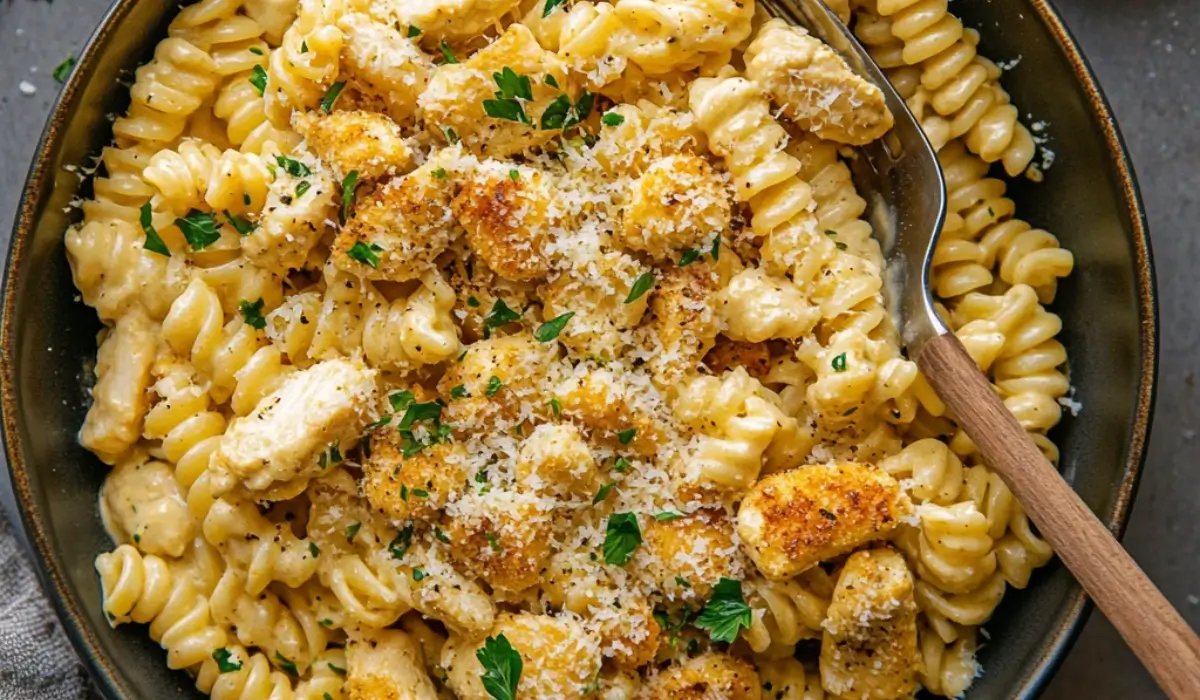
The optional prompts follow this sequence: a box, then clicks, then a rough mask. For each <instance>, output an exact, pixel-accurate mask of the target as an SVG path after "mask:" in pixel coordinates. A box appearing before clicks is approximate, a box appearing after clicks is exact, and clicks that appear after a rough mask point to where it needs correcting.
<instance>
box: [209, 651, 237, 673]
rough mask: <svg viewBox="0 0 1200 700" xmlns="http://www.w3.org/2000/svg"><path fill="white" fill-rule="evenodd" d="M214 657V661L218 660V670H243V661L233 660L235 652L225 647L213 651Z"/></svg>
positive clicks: (222, 671)
mask: <svg viewBox="0 0 1200 700" xmlns="http://www.w3.org/2000/svg"><path fill="white" fill-rule="evenodd" d="M212 657H213V661H216V662H217V670H218V671H220V672H221V673H233V672H234V671H240V670H242V662H241V661H231V659H233V652H231V651H229V650H228V649H226V648H224V647H222V648H220V649H217V650H215V651H213V653H212Z"/></svg>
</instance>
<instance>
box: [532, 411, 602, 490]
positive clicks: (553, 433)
mask: <svg viewBox="0 0 1200 700" xmlns="http://www.w3.org/2000/svg"><path fill="white" fill-rule="evenodd" d="M597 476H598V472H597V469H596V459H595V458H594V457H592V452H591V450H590V449H588V445H587V442H586V441H584V439H583V435H581V434H580V432H579V428H576V427H575V426H573V425H557V424H545V425H539V426H538V427H537V428H535V429H534V430H533V432H532V433H531V434H530V435H529V437H527V438H525V442H523V443H521V451H520V453H518V455H517V483H518V485H519V486H520V488H523V489H527V490H529V491H533V492H535V493H544V494H552V495H561V496H575V497H581V496H584V495H590V494H592V493H594V491H595V482H596V477H597Z"/></svg>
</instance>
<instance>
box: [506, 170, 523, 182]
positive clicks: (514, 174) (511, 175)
mask: <svg viewBox="0 0 1200 700" xmlns="http://www.w3.org/2000/svg"><path fill="white" fill-rule="evenodd" d="M508 179H510V180H512V181H513V182H516V181H517V180H520V179H521V171H520V170H517V169H516V168H513V169H512V170H509V171H508Z"/></svg>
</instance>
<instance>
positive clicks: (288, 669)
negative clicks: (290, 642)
mask: <svg viewBox="0 0 1200 700" xmlns="http://www.w3.org/2000/svg"><path fill="white" fill-rule="evenodd" d="M275 661H276V662H277V663H278V664H279V668H282V669H283V670H284V672H285V673H287V674H288V675H289V676H299V675H300V670H299V669H297V668H296V662H295V661H292V660H291V659H289V658H288V657H286V656H284V655H283V654H280V653H279V652H275Z"/></svg>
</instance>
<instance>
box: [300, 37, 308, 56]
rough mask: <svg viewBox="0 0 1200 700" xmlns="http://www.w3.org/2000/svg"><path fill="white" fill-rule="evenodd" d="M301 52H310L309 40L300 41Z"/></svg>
mask: <svg viewBox="0 0 1200 700" xmlns="http://www.w3.org/2000/svg"><path fill="white" fill-rule="evenodd" d="M300 53H308V40H307V39H305V40H304V41H302V42H300Z"/></svg>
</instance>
